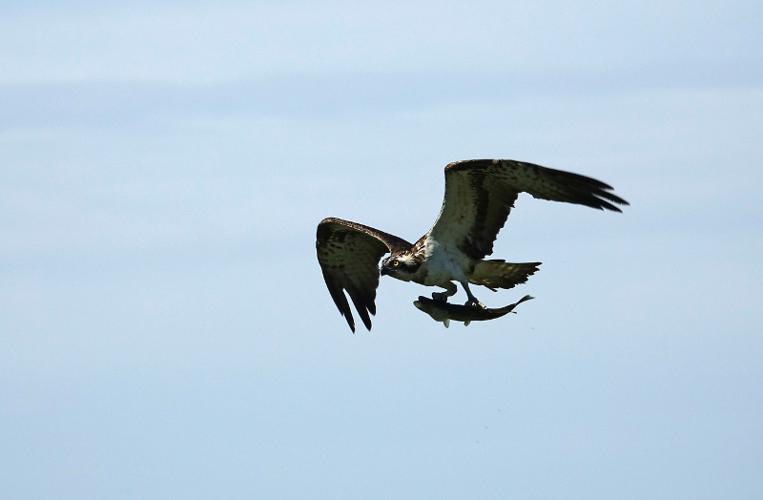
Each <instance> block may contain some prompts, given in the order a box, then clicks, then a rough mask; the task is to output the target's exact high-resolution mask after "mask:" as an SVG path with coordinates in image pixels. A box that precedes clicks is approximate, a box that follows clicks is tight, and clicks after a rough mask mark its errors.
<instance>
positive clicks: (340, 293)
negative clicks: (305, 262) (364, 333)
mask: <svg viewBox="0 0 763 500" xmlns="http://www.w3.org/2000/svg"><path fill="white" fill-rule="evenodd" d="M315 246H316V249H317V252H318V262H319V263H320V265H321V271H323V279H324V281H325V282H326V286H327V287H328V289H329V293H331V298H332V299H334V303H335V304H336V307H337V308H338V309H339V312H340V313H341V314H342V316H344V318H345V319H346V320H347V324H348V325H350V329H351V330H352V331H353V332H355V319H354V318H353V316H352V311H351V310H350V304H349V303H348V302H347V297H346V296H345V293H344V292H345V291H346V292H347V294H348V295H349V296H350V299H351V300H352V302H353V304H355V309H357V311H358V314H359V315H360V318H361V319H362V320H363V324H364V325H365V326H366V328H367V329H368V330H371V318H370V316H369V313H370V314H376V304H375V300H376V288H377V287H378V286H379V260H380V259H381V258H382V256H383V255H384V254H385V253H388V252H393V251H400V250H407V249H409V248H410V247H411V244H410V243H408V242H407V241H405V240H403V239H402V238H398V237H397V236H393V235H391V234H387V233H385V232H383V231H379V230H378V229H374V228H372V227H369V226H364V225H363V224H358V223H357V222H352V221H348V220H343V219H337V218H334V217H331V218H327V219H324V220H322V221H321V222H320V224H318V234H317V238H316V243H315Z"/></svg>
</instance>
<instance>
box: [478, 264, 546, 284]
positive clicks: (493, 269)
mask: <svg viewBox="0 0 763 500" xmlns="http://www.w3.org/2000/svg"><path fill="white" fill-rule="evenodd" d="M540 265H541V263H540V262H523V263H519V264H516V263H512V262H506V261H505V260H499V259H494V260H483V261H481V262H479V263H478V264H477V265H476V266H475V267H474V272H472V275H471V276H470V277H469V282H470V283H474V284H475V285H483V286H486V287H488V288H490V289H491V290H493V291H495V289H496V288H513V287H515V286H516V285H519V284H521V283H524V282H525V281H527V278H529V277H530V276H532V275H533V274H534V273H535V272H536V271H537V270H538V266H540Z"/></svg>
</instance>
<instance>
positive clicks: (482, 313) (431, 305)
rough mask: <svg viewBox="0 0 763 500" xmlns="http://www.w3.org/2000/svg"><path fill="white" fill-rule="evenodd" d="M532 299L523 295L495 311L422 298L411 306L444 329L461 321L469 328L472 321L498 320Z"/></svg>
mask: <svg viewBox="0 0 763 500" xmlns="http://www.w3.org/2000/svg"><path fill="white" fill-rule="evenodd" d="M533 298H534V297H531V296H529V295H525V296H524V297H522V298H521V299H519V300H518V301H516V302H514V303H513V304H509V305H508V306H504V307H500V308H497V309H491V308H482V307H479V306H466V305H463V306H462V305H459V304H451V303H448V302H442V301H439V300H432V299H430V298H427V297H423V296H420V297H419V298H418V300H415V301H414V302H413V305H414V306H416V307H417V308H418V309H420V310H422V311H424V312H425V313H427V314H428V315H430V316H431V317H432V319H433V320H435V321H440V322H442V324H443V325H445V328H447V327H448V326H450V321H451V320H453V321H461V322H463V323H464V326H469V323H471V322H472V321H487V320H489V319H496V318H500V317H501V316H504V315H506V314H508V313H510V312H512V311H513V310H514V308H515V307H517V306H518V305H519V304H521V303H522V302H525V301H526V300H530V299H533Z"/></svg>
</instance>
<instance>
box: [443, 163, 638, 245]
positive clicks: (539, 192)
mask: <svg viewBox="0 0 763 500" xmlns="http://www.w3.org/2000/svg"><path fill="white" fill-rule="evenodd" d="M611 190H612V187H611V186H609V185H607V184H604V183H603V182H601V181H598V180H596V179H592V178H590V177H585V176H583V175H578V174H573V173H570V172H564V171H562V170H554V169H551V168H547V167H541V166H540V165H534V164H532V163H525V162H521V161H514V160H464V161H457V162H453V163H449V164H448V165H447V166H446V167H445V199H444V200H443V204H442V210H441V211H440V217H439V218H438V219H437V222H435V225H434V226H433V227H432V229H431V230H430V231H429V236H431V237H433V238H435V239H436V240H438V241H441V242H446V241H449V242H453V243H455V244H456V245H457V246H458V248H460V249H461V251H463V252H464V253H466V254H467V255H469V256H470V257H472V258H474V259H482V258H484V257H485V256H486V255H490V254H491V253H493V242H494V241H495V238H496V236H498V231H500V230H501V228H502V227H503V225H504V224H505V223H506V218H507V217H508V216H509V212H510V211H511V209H512V208H513V207H514V202H515V201H516V199H517V196H519V193H522V192H524V193H529V194H530V195H532V196H533V197H534V198H541V199H544V200H552V201H565V202H567V203H576V204H578V205H586V206H588V207H592V208H598V209H600V210H612V211H615V212H620V211H621V210H620V209H619V208H618V207H617V206H615V204H619V205H627V204H628V202H627V201H625V200H624V199H622V198H620V197H619V196H617V195H615V194H613V193H612V192H611Z"/></svg>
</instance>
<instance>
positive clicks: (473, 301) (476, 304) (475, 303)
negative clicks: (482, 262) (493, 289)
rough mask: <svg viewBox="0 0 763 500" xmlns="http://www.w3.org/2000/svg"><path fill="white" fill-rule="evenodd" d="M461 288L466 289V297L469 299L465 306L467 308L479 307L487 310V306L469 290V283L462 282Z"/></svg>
mask: <svg viewBox="0 0 763 500" xmlns="http://www.w3.org/2000/svg"><path fill="white" fill-rule="evenodd" d="M461 286H462V287H464V291H465V292H466V296H467V297H469V300H467V301H466V303H465V304H464V305H465V306H472V307H479V308H482V309H485V306H484V305H483V304H482V303H481V302H480V301H479V300H477V297H475V296H474V295H473V294H472V291H471V290H469V283H467V282H466V281H462V282H461Z"/></svg>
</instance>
